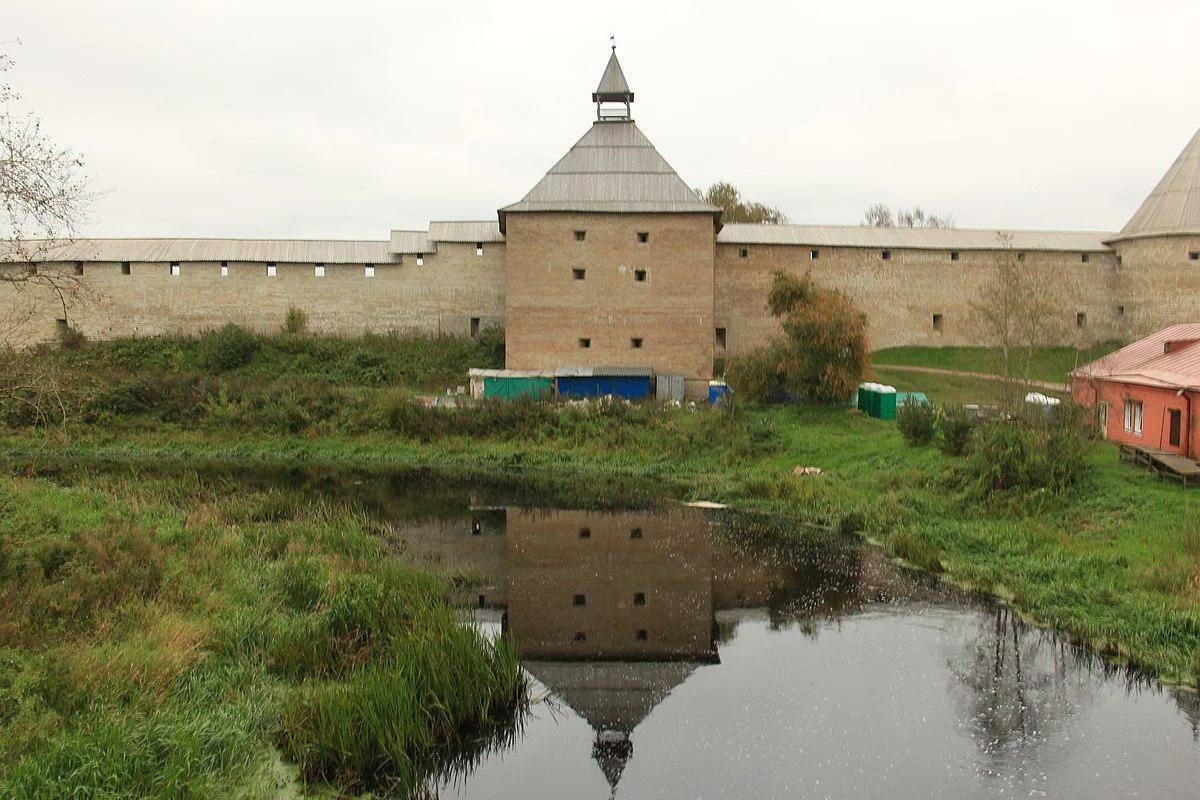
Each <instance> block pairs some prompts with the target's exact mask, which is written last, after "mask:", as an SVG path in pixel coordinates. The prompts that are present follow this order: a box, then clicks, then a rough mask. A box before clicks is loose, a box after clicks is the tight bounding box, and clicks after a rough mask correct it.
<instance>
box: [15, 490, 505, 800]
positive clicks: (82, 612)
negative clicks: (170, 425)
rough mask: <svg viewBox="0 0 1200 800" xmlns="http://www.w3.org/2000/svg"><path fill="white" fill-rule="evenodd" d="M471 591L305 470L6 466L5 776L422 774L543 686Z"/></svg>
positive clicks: (168, 792)
mask: <svg viewBox="0 0 1200 800" xmlns="http://www.w3.org/2000/svg"><path fill="white" fill-rule="evenodd" d="M449 591H450V577H449V576H446V575H443V574H438V573H431V572H426V571H421V570H418V569H416V568H413V567H411V566H409V565H406V564H405V563H403V562H401V561H399V560H397V559H395V558H393V557H391V556H390V554H389V553H388V552H387V551H386V545H385V543H384V542H383V539H382V537H381V536H380V531H379V526H378V524H377V523H376V522H375V521H374V520H372V519H371V518H370V517H368V516H366V515H364V514H362V513H361V512H359V511H357V510H355V509H354V508H353V506H352V505H349V504H344V503H334V502H328V501H314V499H313V498H312V497H310V496H309V495H307V494H305V493H304V492H302V491H298V490H289V489H287V488H281V487H271V488H255V487H247V486H239V485H238V484H237V483H236V482H232V481H225V482H217V483H213V482H206V483H202V482H200V481H198V480H197V476H196V474H195V473H193V472H189V471H187V470H183V471H180V472H178V473H176V474H173V475H164V474H158V475H151V474H149V473H148V472H138V473H137V474H129V473H124V474H118V473H115V472H113V473H103V472H91V471H87V470H78V471H76V472H75V473H73V474H72V475H70V476H63V479H62V480H58V479H51V478H47V477H41V478H31V477H20V476H14V475H11V474H8V475H3V476H0V795H3V796H4V797H11V798H42V797H69V796H82V795H88V796H90V795H92V794H94V793H95V792H96V791H98V790H99V788H100V787H104V788H103V792H104V795H105V796H106V797H113V798H131V799H132V798H141V797H150V796H153V797H163V798H173V797H178V798H183V797H214V798H215V797H279V796H298V795H299V794H300V790H301V788H302V787H303V786H311V787H316V788H320V787H321V786H332V787H334V788H335V789H336V790H337V792H338V793H341V792H352V793H357V792H361V791H365V790H377V789H380V790H386V791H388V792H395V793H397V794H400V795H404V794H406V793H408V792H412V791H413V790H415V789H416V788H417V787H420V786H421V785H422V784H423V783H424V782H425V781H426V780H428V779H429V778H430V777H431V776H433V775H434V774H435V773H436V772H437V770H438V769H439V768H440V766H441V765H442V764H443V763H444V762H445V761H446V760H448V759H458V760H463V759H468V760H469V758H470V757H471V753H472V752H473V749H474V748H477V747H479V746H480V745H481V743H482V742H486V741H487V740H488V737H489V736H493V735H500V736H502V735H507V731H509V730H511V723H512V719H513V717H514V715H515V714H518V713H519V712H520V709H521V707H522V705H523V703H524V697H525V693H526V681H525V678H524V677H523V675H522V673H521V671H520V667H519V664H518V660H517V657H516V654H515V652H514V651H513V650H512V648H511V647H509V646H508V645H507V643H505V642H503V641H496V642H493V641H490V640H488V639H486V638H484V637H482V636H480V635H479V634H478V632H477V631H475V630H474V629H472V628H469V627H464V626H462V625H461V624H460V622H459V620H458V618H457V616H456V615H455V613H454V612H453V610H452V609H451V608H450V607H449V606H448V605H447V603H446V601H445V598H446V596H447V594H448V592H449ZM383 709H386V712H387V713H381V712H382V710H383ZM285 765H286V766H285Z"/></svg>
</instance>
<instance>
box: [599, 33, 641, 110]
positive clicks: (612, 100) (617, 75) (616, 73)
mask: <svg viewBox="0 0 1200 800" xmlns="http://www.w3.org/2000/svg"><path fill="white" fill-rule="evenodd" d="M592 102H593V103H595V104H596V120H597V121H599V122H606V121H611V122H628V121H629V120H631V119H633V113H632V109H631V106H632V104H633V92H631V91H630V90H629V81H627V80H625V72H624V71H623V70H622V69H621V62H620V61H618V60H617V46H616V45H615V44H614V45H613V46H612V55H611V56H609V57H608V66H606V67H605V68H604V74H603V75H602V76H601V77H600V85H599V86H597V87H596V91H594V92H592ZM614 106H615V107H614Z"/></svg>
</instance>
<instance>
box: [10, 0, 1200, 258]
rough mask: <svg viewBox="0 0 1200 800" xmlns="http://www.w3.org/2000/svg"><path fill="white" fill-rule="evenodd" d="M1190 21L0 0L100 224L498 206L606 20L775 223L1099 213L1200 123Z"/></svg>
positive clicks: (666, 129) (659, 133)
mask: <svg viewBox="0 0 1200 800" xmlns="http://www.w3.org/2000/svg"><path fill="white" fill-rule="evenodd" d="M1198 31H1200V3H1198V2H1195V0H1192V1H1191V2H1188V3H1183V2H1173V3H1167V2H1139V3H1134V2H1131V1H1129V2H1106V1H1105V0H1078V1H1077V0H1053V1H1051V0H1040V1H1039V2H1027V1H1026V0H1008V2H973V3H965V2H961V0H960V1H959V2H922V0H910V2H906V3H897V2H891V1H888V2H883V1H877V2H856V1H853V0H849V1H848V0H842V1H841V2H837V3H830V2H819V3H817V2H807V0H805V1H803V2H802V1H801V0H794V1H793V2H781V3H755V2H743V3H731V2H723V3H709V2H696V0H690V1H689V2H680V3H660V2H651V1H650V0H638V1H637V2H624V1H623V0H606V1H605V2H603V3H587V4H584V3H568V2H562V0H558V1H557V2H544V3H542V2H538V3H534V2H528V3H527V2H521V1H520V0H509V2H503V3H482V2H479V3H477V2H467V0H458V2H453V1H452V0H442V2H437V1H436V0H426V2H420V3H409V2H398V1H396V0H393V1H392V2H366V1H365V0H364V1H361V2H360V1H359V0H337V1H336V2H335V1H334V0H329V1H328V2H322V3H305V2H298V1H297V0H292V1H291V2H266V1H265V0H241V2H232V1H225V0H171V1H170V2H164V1H163V0H127V1H124V2H119V1H118V0H0V41H3V42H6V44H5V45H4V48H5V49H6V50H7V51H8V52H9V53H10V54H11V55H12V56H13V58H14V59H15V60H16V65H15V67H14V69H13V70H12V72H11V73H10V75H9V80H10V82H11V83H13V84H14V86H15V88H17V89H18V90H20V92H21V93H22V95H23V103H24V104H25V105H26V106H28V107H29V108H30V109H33V110H35V111H37V112H38V113H39V114H40V115H41V116H42V117H43V118H44V121H45V124H46V127H47V129H48V130H49V131H50V132H51V133H52V135H53V136H54V137H55V138H56V139H57V140H59V141H60V142H61V143H63V144H67V145H70V146H71V147H73V148H75V149H77V150H79V151H81V152H83V153H84V154H85V155H86V158H87V168H88V171H89V173H90V174H91V176H92V179H93V185H94V187H95V188H96V189H98V190H100V191H101V192H103V195H102V197H101V198H100V199H99V201H98V202H97V203H96V204H95V207H94V209H93V211H92V214H91V219H90V221H89V222H88V224H87V225H86V226H85V229H84V232H85V233H88V234H92V235H97V236H122V235H134V236H137V235H141V236H192V235H194V236H222V235H223V236H265V237H311V238H322V237H335V238H371V239H380V238H385V236H386V232H387V231H388V230H389V229H390V228H397V227H420V228H423V227H425V225H426V224H427V222H428V220H429V219H469V218H493V217H494V216H495V210H496V208H497V207H499V206H501V205H504V204H506V203H509V202H512V201H515V200H517V199H519V198H520V197H521V196H522V195H523V194H524V193H525V192H526V191H527V190H528V189H529V188H530V187H532V186H533V184H534V183H535V182H536V181H537V180H538V178H539V177H540V176H541V175H542V174H543V173H544V172H545V171H546V170H547V169H548V168H549V167H550V166H551V165H552V164H553V163H554V162H555V161H556V160H557V159H558V157H559V156H560V155H561V154H562V153H563V152H565V151H566V150H567V148H569V147H570V146H571V144H573V143H574V142H575V140H576V139H578V138H579V136H581V135H582V134H583V133H584V132H585V131H586V129H587V127H588V125H589V124H590V122H591V119H592V116H593V107H592V106H591V104H590V94H591V91H592V89H594V88H595V85H596V83H597V82H598V81H599V78H600V73H601V72H602V70H603V67H604V63H605V60H606V58H607V56H608V37H609V35H610V34H614V33H615V34H616V37H617V46H618V54H619V55H620V57H621V61H622V64H623V65H624V68H625V73H626V75H627V76H628V78H629V81H630V83H631V85H632V88H633V90H634V91H635V92H636V94H637V102H636V103H635V106H634V111H635V113H634V116H635V118H636V119H637V120H638V123H639V125H640V126H641V128H642V130H643V131H644V132H645V133H646V134H647V135H648V136H649V137H650V139H651V141H653V142H654V143H655V145H657V146H658V148H659V150H660V151H661V152H662V153H663V155H664V156H665V157H666V158H667V160H668V161H670V162H671V164H672V165H673V166H674V167H675V168H676V170H678V171H679V173H680V174H681V175H682V176H683V178H684V179H685V180H687V181H688V182H689V183H690V184H691V185H694V186H700V185H706V184H708V183H711V182H713V181H715V180H719V179H725V180H729V181H732V182H733V183H735V184H737V185H738V186H739V187H741V188H742V189H743V190H744V192H745V193H746V194H747V195H749V196H751V197H752V198H754V199H758V200H762V201H765V202H768V203H771V204H774V205H777V206H779V207H781V208H782V209H783V210H784V211H785V213H787V214H788V216H789V217H790V218H791V219H792V220H793V221H796V222H814V223H815V222H821V223H846V224H855V223H857V222H859V221H860V219H861V217H862V211H863V209H864V208H865V207H866V206H868V205H870V204H871V203H874V202H886V203H889V204H893V205H911V204H921V205H923V206H924V207H925V208H927V209H929V210H932V211H936V212H942V213H949V214H952V215H953V216H954V217H955V219H956V220H957V222H958V224H959V225H962V226H967V227H991V226H1005V227H1028V228H1064V229H1088V230H1116V229H1118V228H1119V227H1120V226H1121V225H1122V224H1124V222H1125V220H1126V218H1127V217H1128V216H1129V215H1130V214H1131V213H1132V212H1133V210H1134V209H1135V208H1136V207H1137V205H1138V203H1139V202H1140V201H1141V199H1142V198H1143V197H1144V196H1145V194H1146V193H1147V192H1148V191H1149V190H1150V188H1151V187H1152V186H1153V184H1154V183H1155V182H1156V181H1157V180H1158V178H1159V177H1160V176H1161V174H1162V173H1163V172H1164V171H1165V170H1166V168H1167V167H1168V166H1169V165H1170V163H1171V161H1172V160H1173V159H1174V157H1175V156H1176V154H1177V153H1178V152H1179V150H1180V149H1181V148H1182V147H1183V145H1184V144H1185V143H1186V141H1187V140H1188V138H1189V137H1190V136H1191V135H1192V133H1193V132H1194V131H1195V129H1196V128H1197V127H1198V126H1200V102H1197V101H1198V100H1200V68H1198V67H1197V60H1196V53H1197V45H1196V41H1197V32H1198ZM18 39H19V44H17V43H15V42H14V40H18Z"/></svg>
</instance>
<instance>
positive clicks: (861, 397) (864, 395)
mask: <svg viewBox="0 0 1200 800" xmlns="http://www.w3.org/2000/svg"><path fill="white" fill-rule="evenodd" d="M870 393H871V390H870V389H868V388H867V387H866V386H859V387H858V410H859V411H861V412H863V413H864V414H868V413H870V408H871V394H870Z"/></svg>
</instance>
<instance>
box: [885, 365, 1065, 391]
mask: <svg viewBox="0 0 1200 800" xmlns="http://www.w3.org/2000/svg"><path fill="white" fill-rule="evenodd" d="M874 366H877V367H879V368H880V369H894V370H896V371H897V372H918V373H921V374H924V375H954V376H956V377H959V378H978V379H980V380H984V381H1002V380H1004V378H1003V377H1002V376H1000V375H990V374H988V373H986V372H964V371H963V370H959V369H941V368H939V367H914V366H910V365H908V364H875V365H874ZM1029 385H1030V386H1031V387H1032V388H1034V389H1040V390H1042V391H1044V392H1058V393H1059V394H1068V393H1069V392H1070V391H1071V390H1070V389H1069V388H1067V386H1066V385H1065V384H1062V383H1054V382H1052V381H1030V382H1029Z"/></svg>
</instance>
